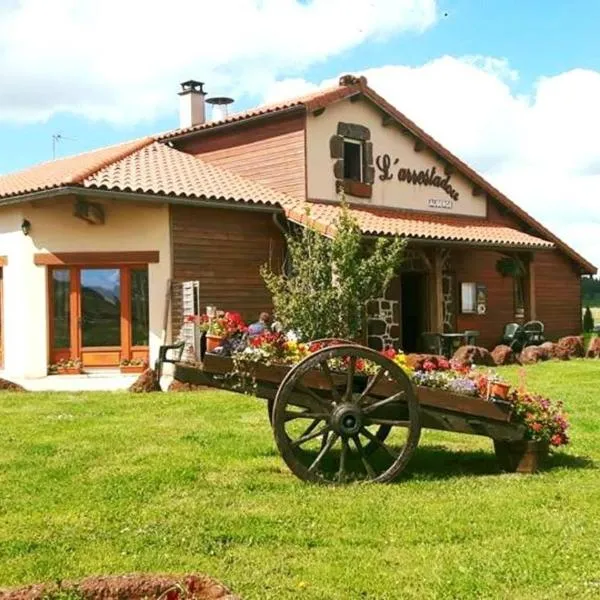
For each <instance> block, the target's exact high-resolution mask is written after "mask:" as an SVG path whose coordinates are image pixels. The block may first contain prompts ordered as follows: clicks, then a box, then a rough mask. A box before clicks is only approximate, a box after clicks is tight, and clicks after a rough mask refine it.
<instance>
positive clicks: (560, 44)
mask: <svg viewBox="0 0 600 600" xmlns="http://www.w3.org/2000/svg"><path fill="white" fill-rule="evenodd" d="M167 6H168V5H167ZM446 13H447V16H445V14H446ZM437 19H438V20H437V22H436V24H435V25H434V26H433V27H431V28H429V29H428V30H427V31H425V32H423V33H419V32H408V33H398V34H395V35H391V36H390V37H389V39H387V40H385V41H380V40H369V41H367V42H364V43H362V44H360V45H359V46H356V47H353V48H350V49H348V50H346V51H344V52H342V53H340V54H339V55H335V56H332V57H330V58H328V59H327V60H324V61H322V62H317V63H316V64H314V65H311V66H309V67H308V68H306V69H302V70H300V71H298V72H294V75H298V74H300V75H301V76H302V77H303V78H305V79H307V80H310V81H313V82H319V81H322V80H325V79H327V78H331V77H335V76H336V75H337V74H339V73H342V72H345V71H352V72H354V71H361V70H364V69H369V68H374V67H378V66H382V65H387V64H395V63H398V64H403V65H411V66H417V65H421V64H424V63H426V62H428V61H430V60H432V59H435V58H437V57H440V56H443V55H451V56H457V57H460V56H464V55H484V56H494V57H502V58H505V59H507V60H508V62H509V63H510V64H511V66H512V67H514V68H516V69H518V71H519V73H520V78H519V81H518V83H516V84H515V85H514V89H515V91H517V92H521V93H527V92H529V91H530V89H531V86H532V85H533V84H534V82H535V81H536V79H537V78H539V77H540V76H549V75H555V74H558V73H561V72H563V71H567V70H570V69H573V68H577V67H579V68H586V69H593V70H596V71H598V70H600V42H599V41H598V40H599V36H598V23H600V2H595V1H594V0H572V1H570V2H563V1H562V0H528V1H526V2H523V1H522V0H521V1H520V0H490V1H486V2H481V1H479V0H445V1H443V2H438V16H437ZM190 76H193V77H196V78H202V77H203V75H202V73H190ZM177 83H178V81H177V80H176V79H174V80H173V81H172V85H171V90H170V91H172V93H173V107H172V111H171V112H170V113H166V114H163V115H161V116H160V117H159V118H154V119H150V120H144V121H142V122H139V123H130V124H127V123H120V124H117V125H115V124H114V123H107V122H105V121H103V120H90V119H86V118H82V117H77V116H74V115H72V114H69V113H66V114H65V113H62V114H61V113H59V114H56V115H54V116H52V117H51V118H49V119H48V120H46V121H42V122H34V123H25V124H22V123H15V122H12V123H11V122H10V121H8V122H7V121H0V173H7V172H10V171H13V170H16V169H19V168H23V167H25V166H27V165H30V164H33V163H36V162H40V161H43V160H49V159H51V158H52V135H53V134H56V133H61V134H62V135H64V136H65V137H70V138H73V140H74V141H71V140H64V141H62V142H60V143H59V144H58V146H57V155H58V156H61V155H68V154H74V153H77V152H82V151H85V150H89V149H93V148H96V147H99V146H102V145H106V144H111V143H115V142H118V141H121V140H126V139H131V138H135V137H138V136H143V135H146V134H149V133H155V132H157V131H163V130H167V129H170V128H172V127H176V126H177V97H176V95H175V93H176V91H177ZM209 85H210V84H209ZM209 89H210V87H209ZM39 93H40V94H43V93H44V92H43V89H40V90H39ZM236 99H237V103H236V108H237V109H243V108H245V107H247V106H252V105H254V104H257V103H260V101H261V98H260V96H259V95H248V94H246V95H244V96H242V97H240V96H239V95H238V96H236ZM399 108H400V109H402V106H400V107H399Z"/></svg>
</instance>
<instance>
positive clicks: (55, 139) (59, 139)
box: [52, 133, 77, 160]
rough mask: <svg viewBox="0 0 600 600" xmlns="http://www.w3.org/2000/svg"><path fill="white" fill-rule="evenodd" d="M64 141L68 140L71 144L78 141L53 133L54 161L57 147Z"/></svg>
mask: <svg viewBox="0 0 600 600" xmlns="http://www.w3.org/2000/svg"><path fill="white" fill-rule="evenodd" d="M63 140H66V141H69V142H76V141H77V140H76V139H75V138H70V137H66V136H64V135H63V134H62V133H53V134H52V160H56V145H57V144H58V142H62V141H63Z"/></svg>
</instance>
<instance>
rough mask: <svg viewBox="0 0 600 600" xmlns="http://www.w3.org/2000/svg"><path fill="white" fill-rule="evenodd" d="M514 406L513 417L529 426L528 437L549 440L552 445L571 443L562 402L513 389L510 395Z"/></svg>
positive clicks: (541, 440)
mask: <svg viewBox="0 0 600 600" xmlns="http://www.w3.org/2000/svg"><path fill="white" fill-rule="evenodd" d="M509 398H510V401H511V402H512V406H513V417H514V418H515V420H516V421H517V422H521V423H523V424H524V425H525V427H526V428H527V431H526V435H527V438H528V439H530V440H533V441H536V442H549V443H550V444H551V445H552V446H562V445H564V444H568V443H569V436H568V435H567V429H568V428H569V421H568V419H567V414H566V413H565V412H564V410H563V405H562V402H552V401H551V400H550V399H548V398H544V397H543V396H539V395H536V394H530V393H528V392H525V391H522V390H519V391H517V390H513V391H512V392H511V394H510V396H509Z"/></svg>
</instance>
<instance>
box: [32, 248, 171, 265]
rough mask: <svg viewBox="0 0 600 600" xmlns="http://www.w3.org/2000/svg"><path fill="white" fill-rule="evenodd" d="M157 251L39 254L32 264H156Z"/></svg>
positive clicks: (34, 256) (35, 255) (158, 256)
mask: <svg viewBox="0 0 600 600" xmlns="http://www.w3.org/2000/svg"><path fill="white" fill-rule="evenodd" d="M159 259H160V253H159V252H158V250H148V251H138V252H56V253H51V252H39V253H37V254H34V255H33V263H34V264H36V265H40V266H57V265H58V266H60V265H87V266H89V265H125V264H129V265H131V264H139V265H144V264H149V263H157V262H159Z"/></svg>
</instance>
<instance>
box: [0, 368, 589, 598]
mask: <svg viewBox="0 0 600 600" xmlns="http://www.w3.org/2000/svg"><path fill="white" fill-rule="evenodd" d="M504 373H505V374H507V375H509V376H510V377H515V376H516V371H514V370H512V369H505V370H504ZM527 383H528V387H530V388H531V389H534V390H536V391H539V392H543V393H546V394H548V395H550V396H552V397H556V398H559V397H560V398H563V399H564V400H565V403H566V405H567V407H568V409H569V411H570V413H571V418H572V423H573V428H572V431H571V433H572V438H573V443H572V445H571V446H570V447H569V448H568V449H567V450H566V451H565V452H560V453H558V454H557V455H555V456H554V457H553V458H552V461H551V466H552V468H551V469H550V470H548V471H546V472H543V473H541V474H539V475H535V476H520V475H503V474H500V473H499V472H498V470H497V467H496V463H495V459H494V456H493V454H492V452H491V441H490V440H488V439H486V438H477V437H473V436H462V435H457V434H443V433H436V432H429V431H425V432H424V434H423V436H422V440H421V444H420V446H419V449H418V450H417V452H416V454H415V457H414V458H413V460H412V462H411V464H410V465H409V469H408V473H406V474H405V476H404V477H403V478H402V480H401V481H399V482H398V483H395V484H393V485H387V486H383V485H371V486H348V487H340V488H325V487H317V486H311V485H307V484H303V483H302V482H300V481H298V480H297V479H296V478H294V477H293V476H292V475H291V474H290V473H289V472H288V471H287V469H286V467H285V466H284V464H283V462H282V461H281V460H280V458H279V457H278V455H277V453H276V451H275V447H274V442H273V440H272V437H271V433H270V430H269V425H268V422H267V417H266V411H265V409H264V404H263V403H262V402H261V401H259V400H257V399H254V398H251V397H246V396H239V395H235V394H230V393H224V392H206V393H197V394H156V395H151V396H136V395H129V394H126V393H90V394H85V395H83V394H4V395H2V396H0V587H1V586H13V585H18V584H26V583H32V582H38V581H50V580H56V579H61V578H63V579H64V578H80V577H84V576H86V575H91V574H121V573H128V572H175V573H186V572H188V573H189V572H196V571H199V572H206V573H209V574H211V575H213V576H215V577H217V578H219V579H221V580H222V581H224V582H225V583H226V584H227V585H229V586H230V587H231V588H233V590H234V591H235V592H237V593H238V594H240V595H241V596H242V597H243V598H257V599H265V598H314V599H317V598H318V599H338V598H339V599H344V600H346V599H352V598H372V599H386V598H390V599H392V598H393V599H398V598H419V599H423V598H460V599H465V598H511V599H512V598H528V599H537V598H539V599H541V598H544V599H546V598H557V599H558V598H560V599H563V598H566V597H572V598H587V597H589V598H592V597H598V596H599V595H600V558H599V556H600V555H599V549H600V472H599V471H598V468H597V465H598V464H599V463H600V435H599V434H600V394H599V388H600V361H594V362H592V361H588V362H584V361H572V362H569V363H554V362H553V363H545V364H541V365H537V366H534V367H530V368H528V370H527Z"/></svg>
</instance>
